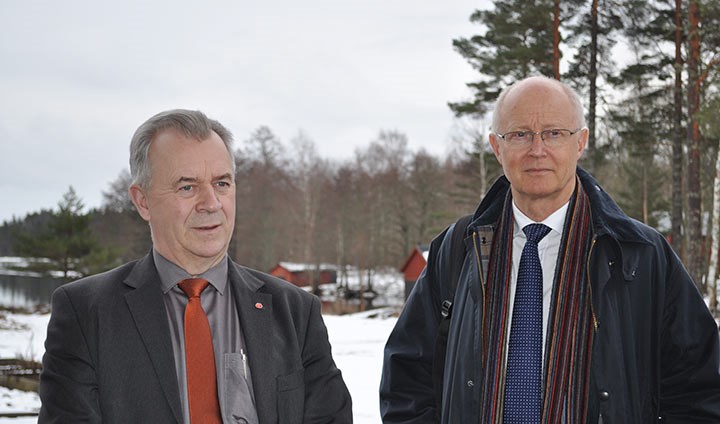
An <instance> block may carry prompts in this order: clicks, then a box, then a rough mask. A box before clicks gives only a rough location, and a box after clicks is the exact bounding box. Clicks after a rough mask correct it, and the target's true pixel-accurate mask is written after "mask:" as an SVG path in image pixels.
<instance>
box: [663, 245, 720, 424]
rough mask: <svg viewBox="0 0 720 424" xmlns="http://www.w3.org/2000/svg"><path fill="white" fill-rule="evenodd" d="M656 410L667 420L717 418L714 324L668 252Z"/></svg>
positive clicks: (719, 347)
mask: <svg viewBox="0 0 720 424" xmlns="http://www.w3.org/2000/svg"><path fill="white" fill-rule="evenodd" d="M669 256H670V259H669V263H670V265H669V271H668V274H669V278H668V282H667V287H666V290H667V294H666V302H665V308H664V317H663V332H662V340H663V342H662V350H661V368H662V370H661V373H662V375H661V385H660V413H661V415H662V417H663V419H664V421H663V422H667V423H678V424H679V423H685V424H688V423H717V422H720V363H719V361H720V344H719V341H718V327H717V323H716V322H715V320H714V319H713V317H712V315H711V314H710V311H709V310H708V308H707V306H706V305H705V302H704V301H703V299H702V296H701V295H700V293H699V291H698V290H697V288H696V287H695V284H694V283H693V281H692V279H691V277H690V276H689V275H688V273H687V271H686V270H685V268H684V267H683V266H682V264H681V263H680V261H679V259H677V257H676V256H675V255H674V254H673V253H672V252H670V253H669Z"/></svg>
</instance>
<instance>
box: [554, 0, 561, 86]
mask: <svg viewBox="0 0 720 424" xmlns="http://www.w3.org/2000/svg"><path fill="white" fill-rule="evenodd" d="M553 71H554V73H555V79H556V80H558V81H560V0H555V9H554V10H553Z"/></svg>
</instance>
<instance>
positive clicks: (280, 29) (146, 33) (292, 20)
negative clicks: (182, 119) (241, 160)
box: [0, 0, 488, 221]
mask: <svg viewBox="0 0 720 424" xmlns="http://www.w3.org/2000/svg"><path fill="white" fill-rule="evenodd" d="M487 3H488V2H487V0H450V1H444V2H440V1H419V2H418V1H412V0H304V1H294V0H277V1H265V2H260V1H243V0H235V1H230V0H228V1H223V0H211V1H204V2H199V1H187V0H180V1H178V0H175V1H137V0H124V1H115V2H107V1H99V0H65V1H54V0H41V1H32V0H29V1H1V2H0V99H1V100H0V193H2V199H3V203H2V205H1V206H0V221H3V220H8V219H10V218H11V217H12V216H16V217H24V216H25V214H26V213H28V212H35V211H39V210H41V209H53V208H56V205H57V203H58V201H59V200H60V198H61V197H62V194H63V193H65V192H66V191H67V189H68V187H69V186H70V185H72V186H73V187H74V188H75V190H76V191H77V192H78V194H79V196H80V197H81V198H82V199H83V200H84V202H85V204H86V205H87V206H88V207H96V206H100V205H101V202H102V191H103V190H106V189H107V188H108V185H109V183H110V182H111V181H112V180H114V179H115V178H116V177H117V176H118V175H119V173H120V172H121V171H122V170H123V169H124V168H127V166H128V165H127V157H128V144H129V140H130V137H131V136H132V133H133V132H134V131H135V129H136V128H137V127H138V125H140V124H141V123H142V122H143V121H144V120H146V119H147V118H148V117H150V116H151V115H153V114H155V113H156V112H159V111H161V110H165V109H171V108H178V107H181V108H189V109H200V110H202V111H204V112H205V113H206V114H208V115H209V116H210V117H213V118H215V119H218V120H219V121H220V122H222V123H223V124H225V125H226V126H227V127H228V128H229V129H230V130H231V131H233V133H234V134H235V139H236V140H237V142H238V145H239V144H240V143H241V142H242V140H244V139H246V138H247V137H248V136H249V134H250V133H251V132H252V131H253V130H254V129H256V128H257V127H258V126H260V125H267V126H269V127H270V128H271V129H272V130H273V132H274V133H275V134H276V135H277V136H278V137H279V138H280V139H281V140H283V142H285V143H287V142H288V141H289V140H290V139H292V138H293V137H294V136H296V135H297V134H298V132H299V131H301V130H302V131H303V132H304V133H305V134H307V135H308V136H309V137H310V138H311V139H312V140H314V141H315V143H316V144H317V147H318V151H319V153H320V154H321V155H322V156H323V157H328V158H336V159H343V158H350V157H352V155H353V152H354V151H355V149H356V148H357V147H359V146H364V145H366V144H368V143H369V142H370V141H372V140H373V139H375V138H376V136H377V134H378V132H379V131H380V130H381V129H386V130H391V129H396V130H399V131H401V132H404V133H405V134H407V136H408V138H409V143H410V147H411V148H412V149H413V150H416V149H418V148H420V147H424V148H425V149H426V150H428V151H430V152H431V153H434V154H444V153H445V152H446V147H447V145H448V143H449V138H450V135H451V134H452V129H453V124H454V118H453V116H452V113H451V112H450V111H449V109H448V107H447V102H448V101H457V100H462V99H466V98H469V96H470V93H469V91H468V89H467V88H466V87H465V83H466V82H469V81H471V80H473V79H474V71H473V70H472V69H471V68H470V66H469V65H468V64H467V63H466V62H465V61H464V60H463V59H462V57H461V56H460V55H459V54H457V53H456V52H455V51H453V49H452V39H453V38H457V37H459V36H470V35H472V34H474V33H476V32H478V27H477V26H476V25H473V24H471V23H470V22H469V20H468V19H469V16H470V14H471V13H472V12H473V11H474V10H475V9H477V8H486V7H487Z"/></svg>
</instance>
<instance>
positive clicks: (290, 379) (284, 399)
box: [277, 369, 305, 424]
mask: <svg viewBox="0 0 720 424" xmlns="http://www.w3.org/2000/svg"><path fill="white" fill-rule="evenodd" d="M277 391H278V405H277V406H278V418H279V420H280V423H281V424H301V423H302V422H303V413H304V411H305V370H304V369H301V370H298V371H295V372H293V373H292V374H288V375H281V376H278V378H277Z"/></svg>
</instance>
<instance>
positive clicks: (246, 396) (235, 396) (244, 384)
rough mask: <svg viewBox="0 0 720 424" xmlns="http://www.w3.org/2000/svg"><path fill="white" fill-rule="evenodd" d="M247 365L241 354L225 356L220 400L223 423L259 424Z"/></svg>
mask: <svg viewBox="0 0 720 424" xmlns="http://www.w3.org/2000/svg"><path fill="white" fill-rule="evenodd" d="M247 378H248V377H247V364H245V361H244V358H243V355H242V354H240V353H226V354H224V355H223V373H222V377H221V380H220V393H222V395H221V397H220V400H221V402H222V404H221V411H222V416H223V422H225V423H232V424H258V416H257V410H256V406H255V398H254V395H253V391H252V388H251V386H250V382H249V381H248V379H247Z"/></svg>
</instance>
